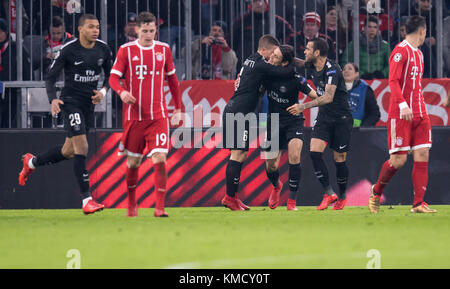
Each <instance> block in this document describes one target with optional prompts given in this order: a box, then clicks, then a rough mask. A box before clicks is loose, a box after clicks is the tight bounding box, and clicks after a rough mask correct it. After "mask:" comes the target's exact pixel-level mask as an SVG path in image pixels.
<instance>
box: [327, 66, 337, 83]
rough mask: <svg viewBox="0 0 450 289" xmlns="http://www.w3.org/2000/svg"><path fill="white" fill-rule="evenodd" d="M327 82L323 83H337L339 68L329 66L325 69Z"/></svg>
mask: <svg viewBox="0 0 450 289" xmlns="http://www.w3.org/2000/svg"><path fill="white" fill-rule="evenodd" d="M326 73H327V82H326V83H325V85H327V84H331V85H336V86H337V85H338V83H339V70H338V68H337V67H336V66H334V65H333V66H331V67H330V68H328V69H327V72H326Z"/></svg>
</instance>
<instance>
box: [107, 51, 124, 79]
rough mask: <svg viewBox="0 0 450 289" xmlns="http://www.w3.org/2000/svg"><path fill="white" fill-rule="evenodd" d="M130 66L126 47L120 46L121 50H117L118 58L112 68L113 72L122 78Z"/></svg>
mask: <svg viewBox="0 0 450 289" xmlns="http://www.w3.org/2000/svg"><path fill="white" fill-rule="evenodd" d="M127 67H128V55H127V51H126V48H123V47H120V48H119V51H117V56H116V60H115V61H114V64H113V66H112V69H111V73H112V74H116V75H117V76H119V78H122V77H123V76H124V75H125V72H126V71H127Z"/></svg>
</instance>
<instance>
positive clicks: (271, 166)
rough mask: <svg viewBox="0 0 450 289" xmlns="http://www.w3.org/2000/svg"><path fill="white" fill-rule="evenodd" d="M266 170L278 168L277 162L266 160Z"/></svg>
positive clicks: (273, 170) (271, 170)
mask: <svg viewBox="0 0 450 289" xmlns="http://www.w3.org/2000/svg"><path fill="white" fill-rule="evenodd" d="M266 170H267V171H268V172H271V173H272V172H275V171H276V170H278V164H277V162H266Z"/></svg>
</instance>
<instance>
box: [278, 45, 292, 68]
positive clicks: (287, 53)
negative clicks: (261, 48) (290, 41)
mask: <svg viewBox="0 0 450 289" xmlns="http://www.w3.org/2000/svg"><path fill="white" fill-rule="evenodd" d="M279 48H280V51H281V55H283V61H282V62H286V61H287V62H288V64H291V63H292V61H293V60H294V56H295V52H294V47H292V46H291V45H280V47H279Z"/></svg>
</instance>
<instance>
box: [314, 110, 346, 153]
mask: <svg viewBox="0 0 450 289" xmlns="http://www.w3.org/2000/svg"><path fill="white" fill-rule="evenodd" d="M352 129H353V118H352V117H349V116H340V117H339V118H330V117H328V116H327V115H325V114H322V115H320V114H319V115H318V116H317V118H316V121H315V123H314V127H313V128H312V132H311V138H318V139H321V140H323V141H325V142H327V143H328V145H329V147H330V148H331V149H332V150H334V151H336V152H339V153H342V152H348V151H349V149H350V138H351V134H352Z"/></svg>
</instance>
